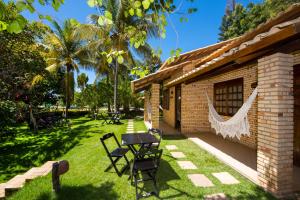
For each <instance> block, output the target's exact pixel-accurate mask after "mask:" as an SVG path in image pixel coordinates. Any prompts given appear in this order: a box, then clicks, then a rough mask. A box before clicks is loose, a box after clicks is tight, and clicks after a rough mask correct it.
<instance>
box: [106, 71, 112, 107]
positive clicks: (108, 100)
mask: <svg viewBox="0 0 300 200" xmlns="http://www.w3.org/2000/svg"><path fill="white" fill-rule="evenodd" d="M106 86H107V89H108V88H109V72H107V73H106ZM107 110H108V112H111V108H110V98H109V97H107Z"/></svg>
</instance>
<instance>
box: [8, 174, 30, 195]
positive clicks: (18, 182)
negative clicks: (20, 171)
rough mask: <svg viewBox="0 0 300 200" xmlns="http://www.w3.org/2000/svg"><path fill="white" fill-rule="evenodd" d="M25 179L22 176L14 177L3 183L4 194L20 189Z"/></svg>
mask: <svg viewBox="0 0 300 200" xmlns="http://www.w3.org/2000/svg"><path fill="white" fill-rule="evenodd" d="M25 181H26V180H25V177H24V176H23V175H16V176H15V177H13V178H12V179H10V180H9V181H8V182H6V183H5V187H4V188H5V192H8V191H14V190H18V189H20V188H22V187H23V186H24V184H25Z"/></svg>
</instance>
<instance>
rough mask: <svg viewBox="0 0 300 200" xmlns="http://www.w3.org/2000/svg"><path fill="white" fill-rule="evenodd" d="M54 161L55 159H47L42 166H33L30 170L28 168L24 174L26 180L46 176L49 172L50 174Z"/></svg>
mask: <svg viewBox="0 0 300 200" xmlns="http://www.w3.org/2000/svg"><path fill="white" fill-rule="evenodd" d="M54 162H55V161H47V162H46V163H45V164H43V165H42V166H41V167H33V168H31V169H30V170H28V171H27V172H26V173H25V174H23V175H24V177H25V179H26V181H30V180H33V179H35V178H37V177H39V176H46V175H47V174H49V173H50V172H51V170H52V164H53V163H54Z"/></svg>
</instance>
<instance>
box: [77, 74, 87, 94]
mask: <svg viewBox="0 0 300 200" xmlns="http://www.w3.org/2000/svg"><path fill="white" fill-rule="evenodd" d="M88 81H89V77H88V76H87V75H86V74H85V73H81V74H80V75H78V76H77V85H78V87H79V88H80V89H81V91H83V90H84V88H85V87H86V85H87V83H88Z"/></svg>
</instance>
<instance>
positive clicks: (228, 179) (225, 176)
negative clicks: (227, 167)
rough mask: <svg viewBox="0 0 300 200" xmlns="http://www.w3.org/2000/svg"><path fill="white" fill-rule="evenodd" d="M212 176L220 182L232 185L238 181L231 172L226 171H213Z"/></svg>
mask: <svg viewBox="0 0 300 200" xmlns="http://www.w3.org/2000/svg"><path fill="white" fill-rule="evenodd" d="M213 175H214V177H216V178H217V179H218V180H219V181H220V182H221V183H222V184H226V185H232V184H238V183H240V182H239V181H238V180H236V179H235V178H234V177H233V176H232V175H231V174H229V173H228V172H220V173H213Z"/></svg>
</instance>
